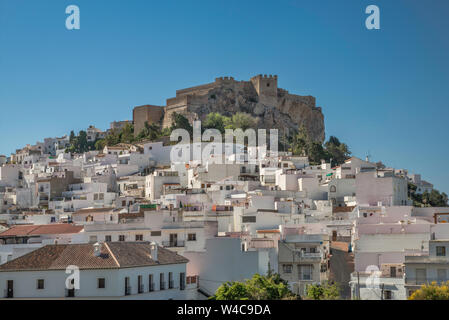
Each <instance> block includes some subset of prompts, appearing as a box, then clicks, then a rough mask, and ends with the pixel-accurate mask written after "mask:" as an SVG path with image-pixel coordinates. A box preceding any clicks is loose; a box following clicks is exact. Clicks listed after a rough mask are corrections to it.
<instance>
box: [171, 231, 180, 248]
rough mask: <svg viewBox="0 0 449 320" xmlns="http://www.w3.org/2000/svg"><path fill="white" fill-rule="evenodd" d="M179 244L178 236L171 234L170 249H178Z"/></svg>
mask: <svg viewBox="0 0 449 320" xmlns="http://www.w3.org/2000/svg"><path fill="white" fill-rule="evenodd" d="M177 242H178V234H177V233H170V247H176V245H177Z"/></svg>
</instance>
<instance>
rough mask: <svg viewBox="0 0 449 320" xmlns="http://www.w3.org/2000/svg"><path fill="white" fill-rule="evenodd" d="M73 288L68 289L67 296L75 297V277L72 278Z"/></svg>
mask: <svg viewBox="0 0 449 320" xmlns="http://www.w3.org/2000/svg"><path fill="white" fill-rule="evenodd" d="M70 284H71V289H67V297H69V298H73V297H74V296H75V279H72V280H70Z"/></svg>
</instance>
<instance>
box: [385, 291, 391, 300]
mask: <svg viewBox="0 0 449 320" xmlns="http://www.w3.org/2000/svg"><path fill="white" fill-rule="evenodd" d="M392 296H393V294H392V292H391V290H385V291H384V300H391V298H392Z"/></svg>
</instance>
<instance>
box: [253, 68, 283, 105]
mask: <svg viewBox="0 0 449 320" xmlns="http://www.w3.org/2000/svg"><path fill="white" fill-rule="evenodd" d="M251 83H252V84H253V86H254V88H255V89H256V92H257V94H258V95H259V101H260V102H261V103H263V104H268V105H274V104H276V102H277V90H278V76H277V75H274V76H272V75H271V74H270V75H268V76H267V75H266V74H265V75H261V74H259V75H257V76H255V77H252V78H251Z"/></svg>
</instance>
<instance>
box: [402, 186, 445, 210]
mask: <svg viewBox="0 0 449 320" xmlns="http://www.w3.org/2000/svg"><path fill="white" fill-rule="evenodd" d="M416 190H417V186H416V185H415V184H413V183H410V182H409V183H408V196H409V198H410V199H411V200H413V205H414V206H415V207H447V206H448V196H447V194H446V193H444V192H442V193H440V192H439V191H438V190H436V189H433V190H432V191H431V192H430V193H429V192H427V191H425V192H424V193H423V194H419V193H417V192H416Z"/></svg>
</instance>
